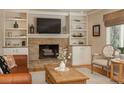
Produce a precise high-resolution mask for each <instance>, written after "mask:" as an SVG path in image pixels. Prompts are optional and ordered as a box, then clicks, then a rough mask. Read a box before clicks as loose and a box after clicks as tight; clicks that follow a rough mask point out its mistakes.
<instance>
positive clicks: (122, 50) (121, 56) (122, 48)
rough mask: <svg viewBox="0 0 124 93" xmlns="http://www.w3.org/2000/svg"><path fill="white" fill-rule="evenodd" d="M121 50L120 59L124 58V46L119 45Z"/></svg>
mask: <svg viewBox="0 0 124 93" xmlns="http://www.w3.org/2000/svg"><path fill="white" fill-rule="evenodd" d="M118 49H119V50H120V59H124V47H119V48H118Z"/></svg>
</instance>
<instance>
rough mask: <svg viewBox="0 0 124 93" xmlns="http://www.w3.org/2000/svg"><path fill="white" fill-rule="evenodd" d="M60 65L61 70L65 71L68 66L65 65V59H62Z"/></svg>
mask: <svg viewBox="0 0 124 93" xmlns="http://www.w3.org/2000/svg"><path fill="white" fill-rule="evenodd" d="M59 67H60V70H61V71H64V70H65V68H66V67H65V63H64V62H63V61H61V63H60V65H59Z"/></svg>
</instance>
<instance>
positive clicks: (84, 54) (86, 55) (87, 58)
mask: <svg viewBox="0 0 124 93" xmlns="http://www.w3.org/2000/svg"><path fill="white" fill-rule="evenodd" d="M79 59H80V60H79V63H80V64H82V65H87V64H91V47H90V46H82V47H80V54H79Z"/></svg>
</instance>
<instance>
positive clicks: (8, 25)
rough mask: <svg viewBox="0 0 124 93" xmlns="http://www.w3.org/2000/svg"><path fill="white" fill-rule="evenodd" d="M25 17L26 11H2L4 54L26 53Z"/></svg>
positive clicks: (26, 24)
mask: <svg viewBox="0 0 124 93" xmlns="http://www.w3.org/2000/svg"><path fill="white" fill-rule="evenodd" d="M27 19H28V18H27V12H16V11H4V46H3V48H4V55H8V54H12V55H13V54H28V48H27V46H28V37H27V34H28V20H27ZM15 23H17V24H16V26H17V27H15V26H14V24H15Z"/></svg>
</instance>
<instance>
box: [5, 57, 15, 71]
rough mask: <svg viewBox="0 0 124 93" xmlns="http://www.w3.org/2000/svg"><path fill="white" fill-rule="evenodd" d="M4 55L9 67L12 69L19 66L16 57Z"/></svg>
mask: <svg viewBox="0 0 124 93" xmlns="http://www.w3.org/2000/svg"><path fill="white" fill-rule="evenodd" d="M3 57H4V59H5V61H6V63H7V65H8V67H9V68H10V69H12V68H13V67H16V66H17V64H16V62H15V59H14V57H13V56H12V55H6V56H3Z"/></svg>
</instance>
